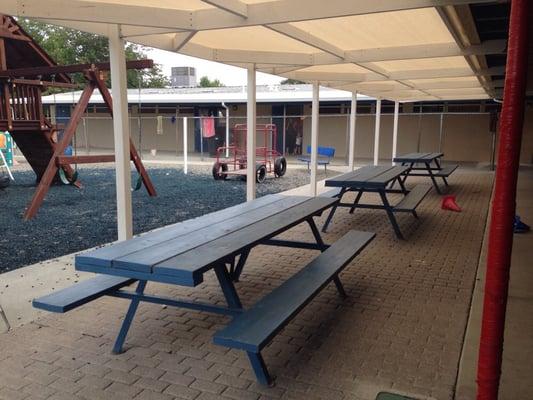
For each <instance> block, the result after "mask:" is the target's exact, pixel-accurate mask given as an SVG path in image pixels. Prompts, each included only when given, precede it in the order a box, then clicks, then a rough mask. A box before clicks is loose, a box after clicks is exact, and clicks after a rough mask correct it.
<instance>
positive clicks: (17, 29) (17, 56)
mask: <svg viewBox="0 0 533 400" xmlns="http://www.w3.org/2000/svg"><path fill="white" fill-rule="evenodd" d="M0 37H1V38H4V40H5V41H4V43H5V51H6V54H5V57H6V63H7V69H8V70H9V69H17V68H28V67H48V66H51V65H56V62H55V61H54V60H53V59H52V57H50V55H49V54H48V53H46V52H45V51H44V50H43V49H42V48H41V47H40V46H39V45H38V44H37V42H35V40H33V38H32V37H31V36H30V35H28V34H27V33H26V32H25V31H24V29H22V27H21V26H20V25H19V24H18V23H17V21H15V19H14V18H12V17H10V16H9V15H2V14H0ZM25 78H28V79H33V78H37V77H35V76H26V77H25ZM39 78H40V79H43V80H50V79H51V78H50V77H49V76H40V77H39ZM55 80H56V81H58V82H70V79H69V78H68V76H66V75H64V74H57V76H56V77H55Z"/></svg>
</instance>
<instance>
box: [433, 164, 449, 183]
mask: <svg viewBox="0 0 533 400" xmlns="http://www.w3.org/2000/svg"><path fill="white" fill-rule="evenodd" d="M435 164H436V165H437V168H438V169H442V167H441V166H440V161H439V159H438V158H435ZM441 178H442V180H443V181H444V184H445V185H446V186H449V185H448V181H447V180H446V177H445V176H441Z"/></svg>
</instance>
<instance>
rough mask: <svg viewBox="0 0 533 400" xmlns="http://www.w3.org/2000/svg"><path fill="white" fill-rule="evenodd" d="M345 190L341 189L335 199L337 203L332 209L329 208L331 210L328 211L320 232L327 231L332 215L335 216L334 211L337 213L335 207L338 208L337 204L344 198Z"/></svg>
mask: <svg viewBox="0 0 533 400" xmlns="http://www.w3.org/2000/svg"><path fill="white" fill-rule="evenodd" d="M346 191H347V190H346V188H342V189H341V191H340V192H339V194H338V195H337V197H338V198H339V201H337V202H336V203H335V204H334V205H333V207H331V210H330V211H329V214H328V217H327V218H326V222H324V226H323V227H322V232H326V230H327V229H328V226H329V223H330V222H331V220H332V219H333V215H334V214H335V211H337V207H338V206H339V203H340V202H341V200H342V196H344V193H346Z"/></svg>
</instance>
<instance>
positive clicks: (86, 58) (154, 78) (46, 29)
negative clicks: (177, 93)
mask: <svg viewBox="0 0 533 400" xmlns="http://www.w3.org/2000/svg"><path fill="white" fill-rule="evenodd" d="M17 22H18V23H19V24H20V25H21V26H22V28H23V29H24V30H25V31H26V32H27V33H28V34H29V35H30V36H31V37H33V38H34V39H35V41H36V42H37V43H38V44H39V45H40V46H41V47H42V48H43V49H44V50H45V51H46V52H47V53H48V54H49V55H50V56H51V57H52V58H53V59H54V61H56V62H57V63H58V64H59V65H69V64H85V63H97V62H107V61H109V45H108V41H107V38H105V37H103V36H98V35H94V34H91V33H86V32H81V31H78V30H75V29H68V28H63V27H60V26H55V25H49V24H45V23H43V22H37V21H31V20H28V19H22V18H19V19H18V21H17ZM143 58H147V56H146V48H145V47H143V46H139V45H136V44H133V43H128V44H127V45H126V59H127V60H136V59H143ZM72 79H73V81H74V82H77V83H80V84H83V83H84V82H85V79H84V78H83V75H82V74H81V73H80V74H72ZM139 79H140V83H141V86H142V87H145V88H148V87H152V88H161V87H165V86H168V85H169V84H170V82H169V80H168V79H167V77H166V76H165V75H164V74H163V73H162V71H161V67H160V66H159V65H155V66H154V68H152V69H145V70H128V87H129V88H137V87H139ZM107 83H108V85H109V84H110V82H109V79H108V82H107Z"/></svg>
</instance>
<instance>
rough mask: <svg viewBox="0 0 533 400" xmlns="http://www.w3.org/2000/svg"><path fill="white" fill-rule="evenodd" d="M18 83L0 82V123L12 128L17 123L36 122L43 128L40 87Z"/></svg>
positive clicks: (16, 81)
mask: <svg viewBox="0 0 533 400" xmlns="http://www.w3.org/2000/svg"><path fill="white" fill-rule="evenodd" d="M18 81H19V80H17V79H14V80H9V81H3V82H2V81H0V121H2V122H4V124H5V125H7V126H13V127H14V126H16V125H17V122H19V121H26V122H36V123H37V124H38V125H39V127H41V128H44V126H45V121H44V112H43V106H42V102H41V93H42V92H41V91H42V86H40V85H38V84H28V83H21V82H18ZM4 124H2V125H4Z"/></svg>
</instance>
